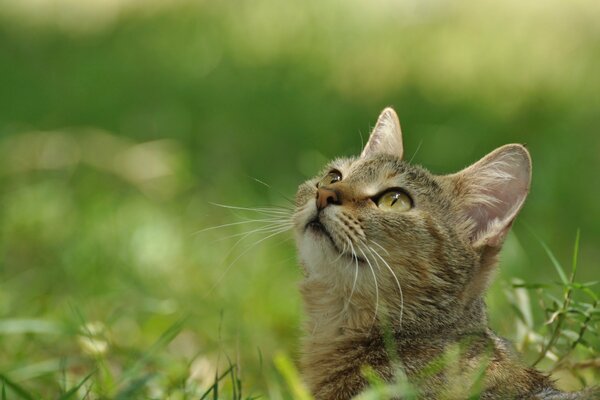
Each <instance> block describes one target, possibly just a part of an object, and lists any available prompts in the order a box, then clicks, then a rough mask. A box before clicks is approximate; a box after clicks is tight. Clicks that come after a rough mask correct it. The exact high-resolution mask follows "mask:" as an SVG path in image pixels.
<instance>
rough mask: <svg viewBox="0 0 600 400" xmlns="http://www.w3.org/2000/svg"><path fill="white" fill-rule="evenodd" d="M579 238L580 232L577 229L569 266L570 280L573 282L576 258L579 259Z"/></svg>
mask: <svg viewBox="0 0 600 400" xmlns="http://www.w3.org/2000/svg"><path fill="white" fill-rule="evenodd" d="M580 236H581V230H580V229H577V234H576V235H575V245H574V247H573V262H572V264H571V280H572V281H574V280H575V272H577V258H578V257H579V237H580Z"/></svg>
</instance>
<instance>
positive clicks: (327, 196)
mask: <svg viewBox="0 0 600 400" xmlns="http://www.w3.org/2000/svg"><path fill="white" fill-rule="evenodd" d="M330 204H338V205H339V204H342V203H341V202H340V197H339V195H338V194H337V193H336V192H335V191H334V190H331V189H327V188H325V187H320V188H318V189H317V210H319V211H321V210H322V209H324V208H325V207H327V206H328V205H330Z"/></svg>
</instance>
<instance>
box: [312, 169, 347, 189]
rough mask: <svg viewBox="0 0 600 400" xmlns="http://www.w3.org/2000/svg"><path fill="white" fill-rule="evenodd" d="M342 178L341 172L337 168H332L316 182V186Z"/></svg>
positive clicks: (329, 183) (328, 183)
mask: <svg viewBox="0 0 600 400" xmlns="http://www.w3.org/2000/svg"><path fill="white" fill-rule="evenodd" d="M341 180H342V173H341V172H340V171H338V170H337V169H332V170H331V171H329V172H328V173H327V175H325V176H324V177H323V179H321V180H320V181H319V183H317V187H320V186H325V185H331V184H334V183H336V182H339V181H341Z"/></svg>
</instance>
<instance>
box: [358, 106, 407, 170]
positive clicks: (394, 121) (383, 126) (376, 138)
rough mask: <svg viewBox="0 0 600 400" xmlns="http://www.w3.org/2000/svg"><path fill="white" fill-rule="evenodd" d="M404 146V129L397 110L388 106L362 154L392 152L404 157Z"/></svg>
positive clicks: (362, 155) (363, 156)
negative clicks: (401, 126)
mask: <svg viewBox="0 0 600 400" xmlns="http://www.w3.org/2000/svg"><path fill="white" fill-rule="evenodd" d="M403 153H404V146H403V145H402V130H401V129H400V121H399V120H398V115H397V114H396V111H394V110H393V109H392V108H390V107H388V108H386V109H385V110H383V111H382V112H381V114H380V115H379V118H378V119H377V124H375V128H373V131H372V132H371V136H370V137H369V141H368V142H367V144H366V146H365V148H364V149H363V151H362V153H361V154H360V157H361V158H365V157H367V156H370V155H373V154H391V155H394V156H396V157H399V158H402V155H403Z"/></svg>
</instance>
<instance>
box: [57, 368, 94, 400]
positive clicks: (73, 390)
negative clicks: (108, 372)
mask: <svg viewBox="0 0 600 400" xmlns="http://www.w3.org/2000/svg"><path fill="white" fill-rule="evenodd" d="M95 373H96V371H92V372H90V373H89V374H88V375H87V376H86V377H85V378H83V380H82V381H81V382H79V383H78V384H77V385H76V386H74V387H72V388H71V389H69V390H68V391H67V392H65V394H63V395H62V396H60V397H59V399H58V400H67V399H70V398H71V397H72V396H73V395H75V394H76V393H77V391H78V390H79V388H81V387H82V386H83V385H84V384H85V383H86V382H87V381H88V379H90V378H91V377H92V375H94V374H95Z"/></svg>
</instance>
